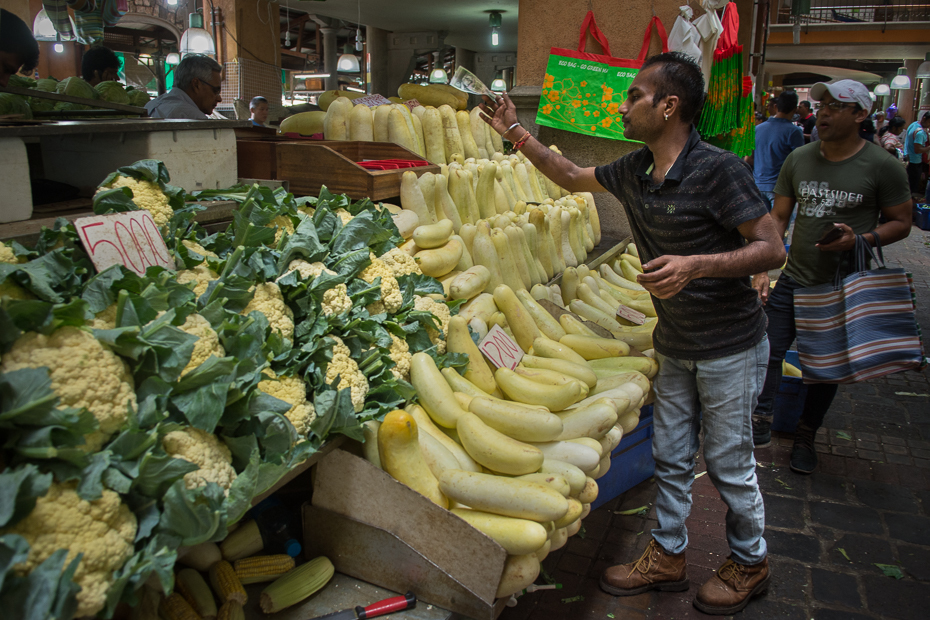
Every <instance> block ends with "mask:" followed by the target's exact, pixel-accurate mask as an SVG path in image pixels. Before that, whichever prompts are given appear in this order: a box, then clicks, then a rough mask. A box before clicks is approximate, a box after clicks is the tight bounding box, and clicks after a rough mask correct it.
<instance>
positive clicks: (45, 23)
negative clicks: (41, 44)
mask: <svg viewBox="0 0 930 620" xmlns="http://www.w3.org/2000/svg"><path fill="white" fill-rule="evenodd" d="M32 36H34V37H35V39H36V41H57V40H58V32H57V31H56V30H55V25H54V24H53V23H52V18H50V17H49V16H48V12H47V11H46V10H45V9H42V10H41V11H39V12H38V13H37V14H36V18H35V20H33V22H32Z"/></svg>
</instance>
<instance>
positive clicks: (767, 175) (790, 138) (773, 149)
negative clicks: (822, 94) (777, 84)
mask: <svg viewBox="0 0 930 620" xmlns="http://www.w3.org/2000/svg"><path fill="white" fill-rule="evenodd" d="M775 103H776V112H775V116H773V117H772V118H770V119H769V120H768V122H767V123H762V124H761V125H759V126H758V127H756V150H755V153H754V157H753V178H754V179H755V180H756V187H758V188H759V191H760V192H762V195H763V196H764V197H765V200H766V202H767V203H768V208H769V211H771V210H772V201H773V200H774V198H775V195H774V194H773V193H772V190H774V189H775V181H776V180H778V173H779V171H780V170H781V165H782V164H783V163H785V158H786V157H788V155H789V154H790V153H791V151H793V150H794V149H796V148H798V147H799V146H804V134H803V133H802V131H801V128H800V127H798V126H797V125H795V124H794V123H792V122H791V118H792V117H793V116H794V113H795V112H796V111H797V109H798V94H797V93H796V92H795V91H793V90H786V91H784V92H783V93H782V94H780V95H779V96H778V97H777V98H776V100H775Z"/></svg>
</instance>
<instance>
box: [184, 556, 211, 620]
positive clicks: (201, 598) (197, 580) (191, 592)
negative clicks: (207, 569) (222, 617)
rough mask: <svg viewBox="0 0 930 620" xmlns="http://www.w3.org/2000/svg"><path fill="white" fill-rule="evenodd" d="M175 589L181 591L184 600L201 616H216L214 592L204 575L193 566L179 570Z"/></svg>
mask: <svg viewBox="0 0 930 620" xmlns="http://www.w3.org/2000/svg"><path fill="white" fill-rule="evenodd" d="M174 585H175V589H176V590H177V591H178V592H180V593H181V596H183V597H184V600H185V601H187V602H188V603H190V606H191V607H192V608H193V609H194V611H196V612H197V613H198V614H199V615H200V617H201V618H204V620H206V619H207V618H216V601H215V600H214V599H213V592H211V591H210V587H209V586H208V585H207V582H206V581H204V580H203V577H202V576H201V575H200V573H198V572H197V571H195V570H194V569H193V568H184V569H181V570H180V571H178V574H177V577H175V580H174Z"/></svg>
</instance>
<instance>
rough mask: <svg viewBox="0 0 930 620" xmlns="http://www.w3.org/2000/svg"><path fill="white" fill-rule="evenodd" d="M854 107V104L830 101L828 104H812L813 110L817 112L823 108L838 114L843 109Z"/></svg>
mask: <svg viewBox="0 0 930 620" xmlns="http://www.w3.org/2000/svg"><path fill="white" fill-rule="evenodd" d="M855 105H856V104H855V103H843V102H841V101H831V102H830V103H817V104H814V109H815V110H817V111H818V112H819V111H821V110H823V109H825V108H829V109H830V111H831V112H839V111H840V110H842V109H843V108H848V107H855Z"/></svg>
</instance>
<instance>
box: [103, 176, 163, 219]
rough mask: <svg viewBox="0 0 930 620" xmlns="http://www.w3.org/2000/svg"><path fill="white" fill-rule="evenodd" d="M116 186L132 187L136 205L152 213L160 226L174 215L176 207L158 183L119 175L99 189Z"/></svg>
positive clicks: (133, 199)
mask: <svg viewBox="0 0 930 620" xmlns="http://www.w3.org/2000/svg"><path fill="white" fill-rule="evenodd" d="M116 187H128V188H129V189H131V190H132V201H133V202H134V203H136V206H137V207H139V208H140V209H145V210H146V211H148V212H149V213H151V214H152V219H153V220H155V223H156V224H157V225H159V226H164V225H165V224H167V223H168V220H170V219H171V216H172V215H174V209H172V208H171V205H169V204H168V197H167V196H165V193H164V192H162V191H161V188H160V187H159V186H158V183H152V182H151V181H147V180H145V179H135V178H133V177H126V176H123V175H119V176H117V177H116V178H115V179H113V180H112V181H111V182H110V183H109V185H106V186H105V187H101V188H100V190H98V191H102V190H105V189H113V188H116Z"/></svg>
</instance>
